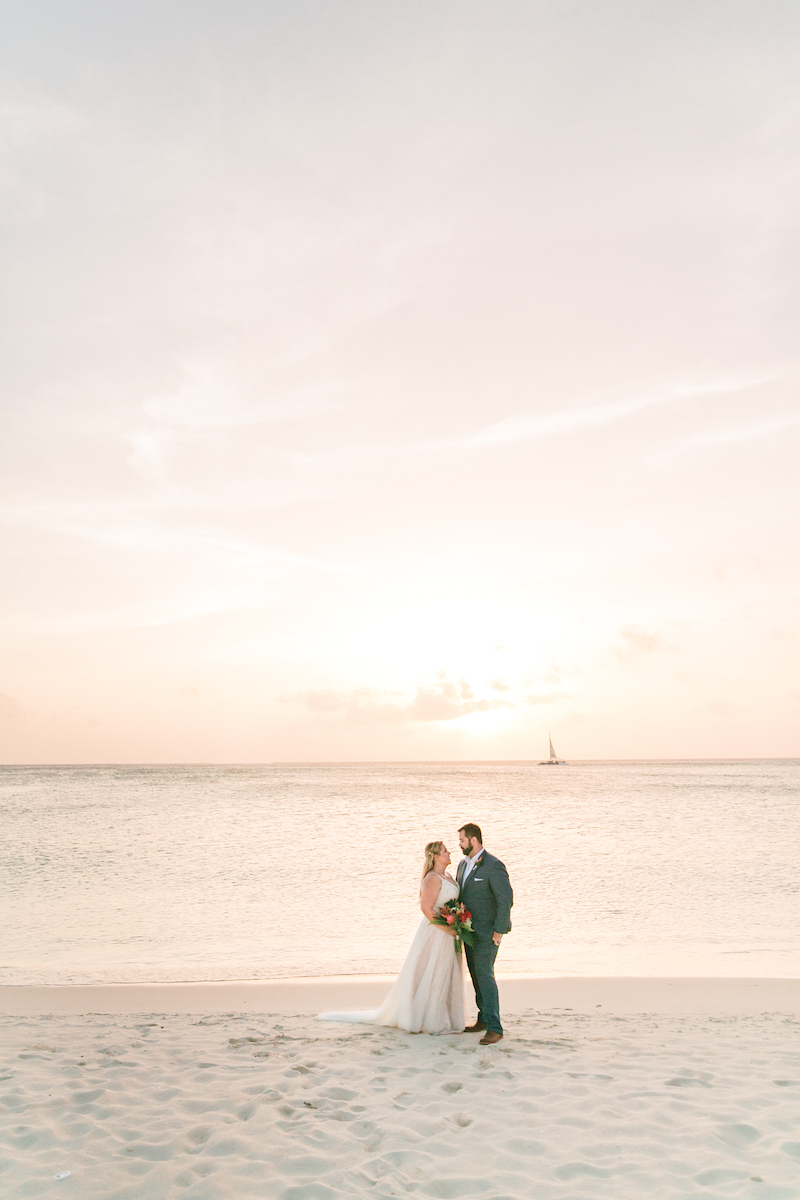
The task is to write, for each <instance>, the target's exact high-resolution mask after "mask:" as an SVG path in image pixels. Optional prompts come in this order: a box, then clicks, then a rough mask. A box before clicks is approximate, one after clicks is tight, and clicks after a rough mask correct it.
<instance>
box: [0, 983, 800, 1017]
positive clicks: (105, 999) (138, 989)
mask: <svg viewBox="0 0 800 1200" xmlns="http://www.w3.org/2000/svg"><path fill="white" fill-rule="evenodd" d="M394 978H395V976H393V975H337V976H323V977H315V978H314V977H312V978H297V979H269V980H260V979H259V980H225V981H218V982H195V983H105V984H52V985H25V984H4V985H2V986H0V1015H3V1016H10V1017H12V1016H19V1017H29V1016H44V1015H51V1016H77V1015H81V1014H87V1013H91V1014H101V1013H102V1014H108V1015H130V1014H134V1013H144V1012H148V1013H155V1012H158V1013H165V1014H166V1013H170V1014H173V1013H174V1014H178V1013H186V1014H202V1013H208V1014H210V1013H235V1012H238V1013H265V1012H270V1013H281V1014H291V1015H297V1016H313V1015H315V1014H316V1013H318V1012H323V1011H329V1010H340V1011H341V1010H349V1009H354V1008H376V1007H378V1006H379V1005H380V1003H381V1002H382V1000H383V998H384V997H385V995H386V993H387V992H388V990H389V987H390V986H391V984H392V982H393V981H394ZM498 984H499V987H500V1004H501V1009H502V1011H503V1012H505V1013H508V1014H512V1013H523V1012H550V1011H553V1010H558V1011H562V1012H563V1011H572V1012H576V1013H594V1012H598V1011H599V1012H601V1013H607V1014H614V1015H633V1014H638V1013H642V1014H643V1013H662V1014H668V1015H682V1014H686V1015H689V1014H698V1015H700V1014H712V1015H713V1014H725V1015H737V1014H742V1015H743V1014H753V1013H800V979H791V978H788V979H787V978H783V979H780V978H760V979H759V978H747V977H744V978H730V977H727V978H726V977H720V976H714V977H707V978H703V977H699V976H698V977H691V976H685V977H666V976H664V977H661V976H595V977H592V976H524V975H506V976H502V975H499V976H498ZM466 991H467V997H468V1003H470V1004H471V1002H472V994H471V993H472V989H471V988H470V987H469V981H467V989H466ZM473 1007H474V1005H473Z"/></svg>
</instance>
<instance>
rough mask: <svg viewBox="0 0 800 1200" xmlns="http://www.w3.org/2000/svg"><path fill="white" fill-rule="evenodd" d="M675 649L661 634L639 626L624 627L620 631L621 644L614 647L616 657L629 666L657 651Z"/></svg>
mask: <svg viewBox="0 0 800 1200" xmlns="http://www.w3.org/2000/svg"><path fill="white" fill-rule="evenodd" d="M674 649H675V646H674V645H673V644H672V643H671V642H669V641H668V640H667V639H666V638H665V637H662V635H661V634H660V633H653V632H649V631H648V630H646V629H641V628H640V627H639V626H638V625H624V626H623V627H622V629H620V631H619V644H617V645H616V646H614V656H615V657H616V658H617V659H618V661H619V662H621V663H625V664H626V665H627V666H629V665H631V664H632V663H635V662H638V660H639V659H641V658H642V657H644V656H647V655H650V654H655V653H656V652H657V651H660V650H674Z"/></svg>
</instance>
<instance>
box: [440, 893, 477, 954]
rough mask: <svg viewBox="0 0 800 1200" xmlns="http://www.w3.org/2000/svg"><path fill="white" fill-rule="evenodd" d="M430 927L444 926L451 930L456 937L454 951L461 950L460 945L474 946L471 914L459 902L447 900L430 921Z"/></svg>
mask: <svg viewBox="0 0 800 1200" xmlns="http://www.w3.org/2000/svg"><path fill="white" fill-rule="evenodd" d="M431 925H444V927H445V929H452V930H454V931H455V935H456V950H457V951H460V950H461V943H462V942H464V943H465V944H466V945H467V946H474V945H475V930H474V929H473V928H472V913H471V912H470V911H469V909H468V908H465V906H464V905H463V904H462V903H461V901H460V900H448V901H447V903H446V904H443V905H442V907H441V909H440V910H439V912H437V914H436V916H435V917H434V918H433V920H432V921H431Z"/></svg>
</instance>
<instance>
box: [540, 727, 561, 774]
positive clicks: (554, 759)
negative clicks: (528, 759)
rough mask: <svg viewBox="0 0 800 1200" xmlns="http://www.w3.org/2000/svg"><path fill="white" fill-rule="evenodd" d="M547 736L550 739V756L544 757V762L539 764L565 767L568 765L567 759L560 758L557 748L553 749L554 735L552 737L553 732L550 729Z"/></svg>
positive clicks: (541, 765)
mask: <svg viewBox="0 0 800 1200" xmlns="http://www.w3.org/2000/svg"><path fill="white" fill-rule="evenodd" d="M547 736H548V738H549V739H550V757H549V758H546V759H544V761H543V762H540V763H539V766H540V767H565V766H566V765H567V763H566V760H565V759H563V758H559V757H558V755H557V754H556V752H555V750H554V749H553V737H552V734H551V733H550V730H549V729H548V731H547Z"/></svg>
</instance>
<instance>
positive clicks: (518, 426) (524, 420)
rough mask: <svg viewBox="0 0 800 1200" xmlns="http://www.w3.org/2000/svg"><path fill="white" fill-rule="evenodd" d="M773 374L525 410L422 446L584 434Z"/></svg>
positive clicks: (740, 388)
mask: <svg viewBox="0 0 800 1200" xmlns="http://www.w3.org/2000/svg"><path fill="white" fill-rule="evenodd" d="M771 378H772V376H771V375H755V376H746V377H742V378H738V377H737V378H733V379H721V380H714V381H712V382H708V383H699V382H697V383H684V384H679V385H675V386H672V387H666V388H660V389H656V390H654V391H644V392H642V393H640V394H638V395H634V396H629V397H627V398H619V399H615V400H610V399H609V398H608V396H607V395H603V396H599V397H597V401H598V402H596V403H589V404H584V405H580V406H577V407H575V408H565V409H559V410H558V411H551V412H544V413H523V414H521V415H520V416H517V417H507V418H505V419H504V420H502V421H497V422H495V423H494V424H492V425H485V426H484V427H483V428H482V429H478V430H476V431H475V432H474V433H466V434H459V435H457V436H455V437H451V438H441V439H438V440H431V441H428V442H424V443H421V445H420V446H419V449H421V450H422V449H429V450H473V449H482V448H488V447H491V446H502V445H506V444H508V443H512V442H522V441H530V440H532V439H535V438H545V437H554V436H556V435H558V434H565V433H583V432H584V431H587V430H591V429H598V428H600V427H601V426H603V425H610V424H613V423H614V422H615V421H621V420H623V419H624V418H625V417H629V416H633V415H634V414H636V413H639V412H643V411H645V410H646V409H649V408H657V407H659V406H662V405H667V404H673V403H675V402H676V401H681V400H690V399H692V398H694V397H702V396H716V395H723V394H726V393H732V392H745V391H748V390H749V389H750V388H753V387H756V386H758V385H759V384H762V383H765V382H767V381H768V380H770V379H771Z"/></svg>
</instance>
